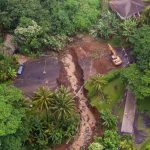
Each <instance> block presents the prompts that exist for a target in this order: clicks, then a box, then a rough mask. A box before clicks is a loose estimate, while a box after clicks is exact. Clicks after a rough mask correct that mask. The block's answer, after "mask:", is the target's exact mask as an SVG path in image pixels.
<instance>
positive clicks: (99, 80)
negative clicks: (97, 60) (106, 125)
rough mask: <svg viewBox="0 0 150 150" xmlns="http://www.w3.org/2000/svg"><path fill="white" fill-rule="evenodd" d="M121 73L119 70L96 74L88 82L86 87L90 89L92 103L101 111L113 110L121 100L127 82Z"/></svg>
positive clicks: (89, 95)
mask: <svg viewBox="0 0 150 150" xmlns="http://www.w3.org/2000/svg"><path fill="white" fill-rule="evenodd" d="M119 74H120V73H119V70H117V71H112V72H111V73H109V74H107V75H98V76H97V75H96V76H94V77H93V78H92V79H91V80H89V81H88V82H86V84H85V88H86V89H87V91H88V97H89V101H90V104H91V105H92V106H93V107H96V108H97V110H98V111H99V112H101V111H106V110H111V109H112V108H113V106H114V105H115V104H116V103H117V102H118V101H119V100H121V98H122V96H123V93H124V89H125V84H124V82H123V81H122V79H121V78H120V77H119V76H120V75H119ZM97 89H100V90H99V91H97ZM108 91H109V92H108Z"/></svg>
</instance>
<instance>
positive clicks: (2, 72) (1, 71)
mask: <svg viewBox="0 0 150 150" xmlns="http://www.w3.org/2000/svg"><path fill="white" fill-rule="evenodd" d="M16 69H17V62H16V59H15V58H14V57H4V56H3V55H1V58H0V82H4V81H7V80H9V79H14V78H15V77H16Z"/></svg>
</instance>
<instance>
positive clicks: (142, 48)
mask: <svg viewBox="0 0 150 150" xmlns="http://www.w3.org/2000/svg"><path fill="white" fill-rule="evenodd" d="M149 35H150V26H148V25H143V26H142V27H140V28H138V29H136V30H135V32H134V34H133V35H132V36H130V42H131V43H132V45H133V49H134V51H133V52H134V56H135V59H136V63H137V65H138V67H139V68H140V69H141V70H146V69H149V68H150V36H149Z"/></svg>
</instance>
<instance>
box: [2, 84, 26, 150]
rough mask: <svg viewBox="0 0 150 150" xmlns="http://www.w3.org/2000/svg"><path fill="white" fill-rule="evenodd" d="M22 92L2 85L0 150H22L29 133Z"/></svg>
mask: <svg viewBox="0 0 150 150" xmlns="http://www.w3.org/2000/svg"><path fill="white" fill-rule="evenodd" d="M22 99H23V96H22V93H21V91H19V90H18V89H16V88H14V87H13V86H11V85H5V84H1V85H0V111H1V114H0V143H1V144H0V149H5V150H16V149H18V150H20V149H21V147H23V146H22V143H23V142H24V141H25V138H26V135H27V133H28V130H27V126H26V127H24V125H25V122H24V119H25V108H24V106H23V101H22Z"/></svg>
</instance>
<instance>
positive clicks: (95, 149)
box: [88, 143, 104, 150]
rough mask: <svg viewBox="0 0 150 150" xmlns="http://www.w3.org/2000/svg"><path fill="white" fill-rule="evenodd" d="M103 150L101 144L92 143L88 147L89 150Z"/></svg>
mask: <svg viewBox="0 0 150 150" xmlns="http://www.w3.org/2000/svg"><path fill="white" fill-rule="evenodd" d="M103 149H104V147H103V145H101V144H100V143H92V144H90V146H89V147H88V150H103Z"/></svg>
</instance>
